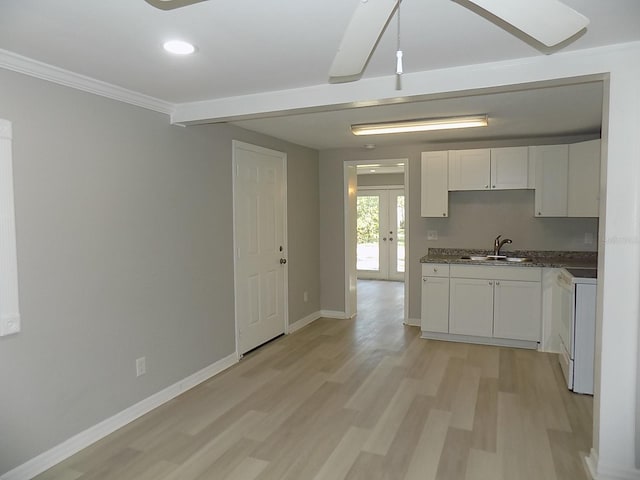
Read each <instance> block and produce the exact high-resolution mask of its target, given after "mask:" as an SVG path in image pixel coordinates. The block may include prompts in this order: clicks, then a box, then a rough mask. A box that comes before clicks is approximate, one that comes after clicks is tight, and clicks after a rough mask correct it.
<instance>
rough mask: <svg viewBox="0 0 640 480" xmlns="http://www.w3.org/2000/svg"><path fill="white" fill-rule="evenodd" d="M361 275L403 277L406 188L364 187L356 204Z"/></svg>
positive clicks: (389, 277)
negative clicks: (404, 189)
mask: <svg viewBox="0 0 640 480" xmlns="http://www.w3.org/2000/svg"><path fill="white" fill-rule="evenodd" d="M357 231H358V239H357V270H358V278H372V279H382V280H403V279H404V191H403V190H402V189H363V190H359V191H358V204H357Z"/></svg>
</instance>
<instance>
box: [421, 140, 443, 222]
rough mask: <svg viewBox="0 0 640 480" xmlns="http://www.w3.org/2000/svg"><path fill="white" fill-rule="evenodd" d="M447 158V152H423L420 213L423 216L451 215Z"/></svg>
mask: <svg viewBox="0 0 640 480" xmlns="http://www.w3.org/2000/svg"><path fill="white" fill-rule="evenodd" d="M447 159H448V154H447V152H422V165H421V166H422V172H421V184H420V190H421V192H420V193H421V205H420V213H421V215H422V216H423V217H446V216H448V215H449V192H448V190H447V176H448V171H449V167H448V161H447Z"/></svg>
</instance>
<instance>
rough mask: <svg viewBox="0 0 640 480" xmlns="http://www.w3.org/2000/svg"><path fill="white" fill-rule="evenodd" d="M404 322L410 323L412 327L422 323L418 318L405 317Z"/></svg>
mask: <svg viewBox="0 0 640 480" xmlns="http://www.w3.org/2000/svg"><path fill="white" fill-rule="evenodd" d="M404 324H405V325H411V326H412V327H419V326H421V325H422V322H421V321H420V319H419V318H405V319H404Z"/></svg>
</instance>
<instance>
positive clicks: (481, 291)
mask: <svg viewBox="0 0 640 480" xmlns="http://www.w3.org/2000/svg"><path fill="white" fill-rule="evenodd" d="M493 283H494V282H493V280H477V279H473V278H452V279H451V282H450V300H449V333H456V334H459V335H474V336H477V337H491V336H492V334H493Z"/></svg>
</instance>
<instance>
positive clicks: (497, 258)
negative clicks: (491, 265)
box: [460, 255, 531, 263]
mask: <svg viewBox="0 0 640 480" xmlns="http://www.w3.org/2000/svg"><path fill="white" fill-rule="evenodd" d="M460 260H472V261H476V262H514V263H522V262H530V261H531V258H529V257H507V256H506V255H465V256H463V257H460Z"/></svg>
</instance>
